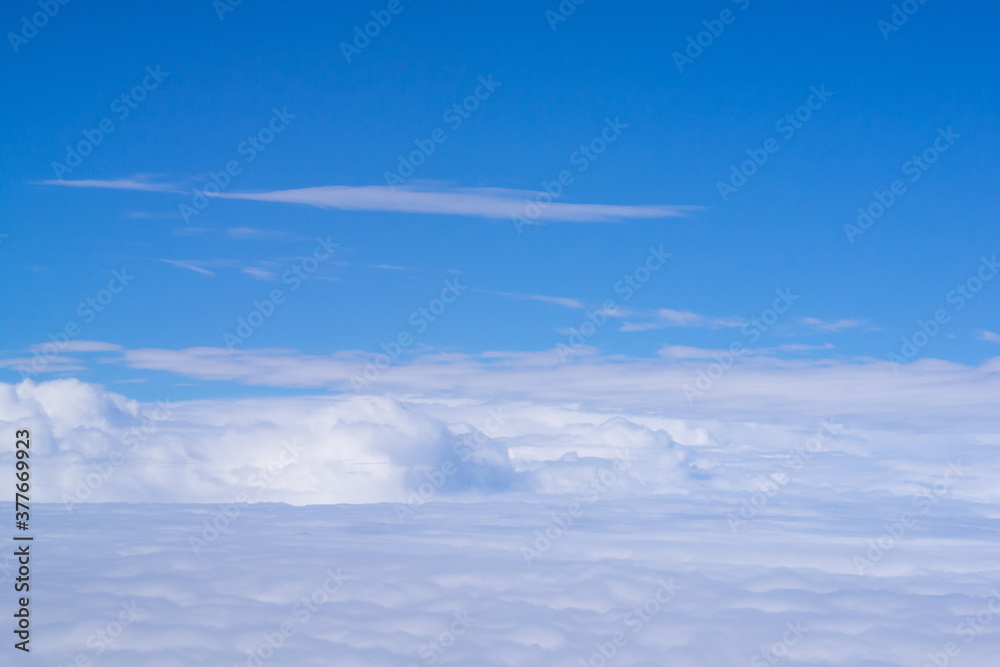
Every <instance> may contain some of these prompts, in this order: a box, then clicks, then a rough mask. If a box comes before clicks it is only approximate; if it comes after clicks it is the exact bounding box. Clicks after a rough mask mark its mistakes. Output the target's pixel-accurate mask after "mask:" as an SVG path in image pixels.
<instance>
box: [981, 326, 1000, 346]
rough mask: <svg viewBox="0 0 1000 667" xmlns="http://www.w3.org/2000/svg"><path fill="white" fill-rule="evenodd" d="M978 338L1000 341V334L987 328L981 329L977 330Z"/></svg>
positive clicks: (994, 341)
mask: <svg viewBox="0 0 1000 667" xmlns="http://www.w3.org/2000/svg"><path fill="white" fill-rule="evenodd" d="M976 338H978V339H979V340H988V341H989V342H991V343H1000V334H997V333H994V332H992V331H988V330H986V329H980V330H979V331H977V332H976Z"/></svg>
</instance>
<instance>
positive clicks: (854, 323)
mask: <svg viewBox="0 0 1000 667" xmlns="http://www.w3.org/2000/svg"><path fill="white" fill-rule="evenodd" d="M799 321H800V322H802V324H805V325H807V326H809V327H810V328H811V329H814V330H816V331H823V332H836V331H843V330H845V329H857V328H858V327H861V326H864V324H863V323H862V322H861V321H860V320H849V319H842V320H833V321H827V320H820V319H817V318H815V317H803V318H801V319H800V320H799Z"/></svg>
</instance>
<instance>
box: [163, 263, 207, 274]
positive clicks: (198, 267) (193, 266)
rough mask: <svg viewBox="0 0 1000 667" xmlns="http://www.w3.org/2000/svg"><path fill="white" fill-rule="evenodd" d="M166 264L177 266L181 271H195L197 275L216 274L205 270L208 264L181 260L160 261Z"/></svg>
mask: <svg viewBox="0 0 1000 667" xmlns="http://www.w3.org/2000/svg"><path fill="white" fill-rule="evenodd" d="M160 261H162V262H166V263H167V264H170V265H171V266H176V267H177V268H179V269H188V270H189V271H194V272H195V273H200V274H201V275H203V276H214V275H215V273H214V272H213V271H210V270H209V269H207V268H205V265H206V262H200V261H197V260H180V259H163V260H160Z"/></svg>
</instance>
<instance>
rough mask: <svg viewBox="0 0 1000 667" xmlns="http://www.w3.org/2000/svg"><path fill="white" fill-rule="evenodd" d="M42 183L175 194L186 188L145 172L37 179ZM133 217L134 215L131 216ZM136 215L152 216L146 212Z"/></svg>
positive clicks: (70, 186)
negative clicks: (106, 177)
mask: <svg viewBox="0 0 1000 667" xmlns="http://www.w3.org/2000/svg"><path fill="white" fill-rule="evenodd" d="M37 183H38V184H40V185H59V186H62V187H68V188H100V189H104V190H138V191H141V192H171V193H175V194H179V193H183V192H184V190H183V189H181V187H180V186H179V185H177V184H175V183H165V182H159V183H158V182H156V181H153V180H151V179H149V178H148V177H147V176H145V175H143V174H139V175H136V176H131V177H129V178H112V179H97V178H85V179H80V180H75V181H67V180H58V179H50V180H47V181H37ZM130 217H132V216H130ZM135 217H151V214H145V215H141V216H135Z"/></svg>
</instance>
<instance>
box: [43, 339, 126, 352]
mask: <svg viewBox="0 0 1000 667" xmlns="http://www.w3.org/2000/svg"><path fill="white" fill-rule="evenodd" d="M51 345H54V343H51V342H47V343H38V344H36V345H32V346H31V348H30V349H31V351H32V352H42V353H44V352H45V350H46V348H47V346H51ZM124 349H125V348H123V347H122V346H121V345H116V344H114V343H104V342H101V341H97V340H69V341H64V342H60V343H59V344H58V350H59V351H60V352H67V353H73V352H121V351H122V350H124Z"/></svg>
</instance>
